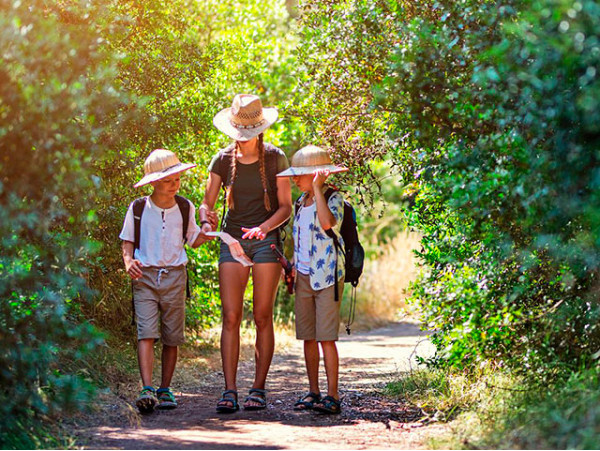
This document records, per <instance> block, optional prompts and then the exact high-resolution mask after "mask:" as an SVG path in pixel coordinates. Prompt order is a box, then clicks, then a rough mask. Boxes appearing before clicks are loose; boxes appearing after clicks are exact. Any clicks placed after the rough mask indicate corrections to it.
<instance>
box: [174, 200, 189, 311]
mask: <svg viewBox="0 0 600 451" xmlns="http://www.w3.org/2000/svg"><path fill="white" fill-rule="evenodd" d="M175 202H177V206H178V207H179V211H180V212H181V218H182V219H183V227H182V229H183V244H185V243H187V231H188V227H189V225H190V203H189V201H188V200H187V199H186V198H185V197H183V196H180V195H178V194H176V195H175ZM186 269H187V267H186ZM185 276H186V277H185V295H186V298H187V299H190V298H191V297H192V295H191V291H190V275H189V273H187V274H186V275H185Z"/></svg>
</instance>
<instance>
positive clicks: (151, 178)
mask: <svg viewBox="0 0 600 451" xmlns="http://www.w3.org/2000/svg"><path fill="white" fill-rule="evenodd" d="M194 167H196V164H195V163H179V164H176V165H175V166H171V167H170V168H167V169H165V170H164V171H161V172H153V173H151V174H148V175H145V176H144V177H143V178H142V180H140V181H139V182H137V183H136V184H135V185H133V187H134V188H139V187H140V186H144V185H147V184H149V183H152V182H157V181H158V180H161V179H164V178H165V177H169V176H170V175H173V174H178V173H180V172H183V171H187V170H188V169H192V168H194Z"/></svg>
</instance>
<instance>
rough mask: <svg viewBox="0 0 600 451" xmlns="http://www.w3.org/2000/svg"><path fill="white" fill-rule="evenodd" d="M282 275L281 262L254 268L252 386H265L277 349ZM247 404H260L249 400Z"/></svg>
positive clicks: (259, 264) (259, 265)
mask: <svg viewBox="0 0 600 451" xmlns="http://www.w3.org/2000/svg"><path fill="white" fill-rule="evenodd" d="M280 275H281V266H280V265H279V263H258V264H255V265H254V267H253V268H252V279H253V282H254V293H253V311H252V312H253V314H254V322H255V324H256V343H255V346H254V356H255V365H256V369H255V375H254V383H253V384H252V388H265V382H266V379H267V374H268V373H269V367H270V366H271V360H272V359H273V351H274V349H275V333H274V329H273V304H274V303H275V294H276V292H277V284H278V283H279V276H280ZM246 405H250V406H252V405H259V404H258V403H255V402H249V403H247V404H246Z"/></svg>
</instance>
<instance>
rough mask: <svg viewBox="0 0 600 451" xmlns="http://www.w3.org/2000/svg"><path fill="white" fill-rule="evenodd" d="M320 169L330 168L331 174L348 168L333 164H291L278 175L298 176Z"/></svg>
mask: <svg viewBox="0 0 600 451" xmlns="http://www.w3.org/2000/svg"><path fill="white" fill-rule="evenodd" d="M319 169H325V170H328V171H329V173H330V174H336V173H338V172H346V171H347V170H348V168H345V167H343V166H335V165H333V164H322V165H319V166H291V167H289V168H287V169H286V170H285V171H282V172H280V173H279V174H277V177H296V176H299V175H307V174H311V175H312V174H314V173H315V172H317V171H318V170H319Z"/></svg>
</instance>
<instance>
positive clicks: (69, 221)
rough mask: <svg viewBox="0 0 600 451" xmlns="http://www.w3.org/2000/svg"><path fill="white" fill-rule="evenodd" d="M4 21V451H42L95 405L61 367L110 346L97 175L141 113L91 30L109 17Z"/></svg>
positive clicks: (0, 17) (0, 122)
mask: <svg viewBox="0 0 600 451" xmlns="http://www.w3.org/2000/svg"><path fill="white" fill-rule="evenodd" d="M0 11H1V14H0V47H1V48H2V49H3V52H2V66H1V67H0V234H1V236H2V245H1V248H2V252H1V253H0V270H1V273H2V277H1V278H0V298H1V299H2V302H1V304H0V305H1V307H0V329H1V331H2V332H1V333H0V349H1V350H0V368H1V370H0V386H1V387H2V390H1V391H0V417H1V418H2V420H1V421H2V427H1V428H0V429H1V431H2V432H1V433H0V443H1V444H2V445H3V447H7V446H8V447H11V446H15V447H20V446H25V447H28V446H30V447H33V448H35V447H38V446H44V440H43V439H40V440H37V439H36V434H35V427H37V426H36V425H37V421H38V420H39V419H40V418H42V417H44V416H46V415H49V414H52V413H55V412H57V411H62V410H68V409H72V408H75V407H78V406H81V405H82V402H83V401H85V400H86V398H87V397H88V396H89V394H90V387H89V384H88V383H87V382H86V381H84V380H83V379H82V378H80V377H78V376H77V375H76V374H72V373H69V372H67V371H65V370H64V369H63V367H62V366H61V365H60V362H61V360H62V359H69V360H78V359H81V358H83V357H84V356H86V355H87V354H89V352H90V351H91V350H92V349H94V347H95V346H97V345H98V344H99V343H100V341H101V339H100V337H99V336H98V334H97V333H96V332H94V329H93V328H92V327H91V326H90V325H89V324H88V323H87V322H85V321H82V319H81V314H80V313H81V312H80V306H81V305H83V304H84V303H85V302H87V301H88V300H89V299H90V298H91V296H92V292H91V291H90V290H89V288H88V286H87V278H88V276H89V273H88V271H87V263H88V261H89V258H90V256H91V255H93V254H94V253H95V252H96V251H97V250H98V247H99V246H98V243H96V242H94V241H92V240H90V237H89V235H90V233H91V230H93V229H94V227H95V225H96V220H97V216H96V198H95V193H96V192H97V190H98V188H99V178H98V177H97V176H96V175H95V174H94V173H93V171H92V167H93V163H94V161H96V160H99V159H100V158H102V157H103V156H105V155H106V154H111V153H112V152H111V150H110V149H111V148H112V146H114V145H115V143H116V141H115V140H113V139H112V138H111V137H112V136H118V134H119V132H118V127H117V126H116V124H119V123H124V122H125V121H126V117H125V116H124V115H122V114H121V113H120V112H121V111H124V110H126V109H130V110H131V109H134V108H135V105H136V104H135V102H134V101H133V100H131V99H129V98H128V96H127V95H124V94H122V93H121V92H120V90H119V88H118V83H117V80H116V78H115V76H116V59H114V58H112V57H111V56H110V54H109V53H107V52H106V45H105V40H104V39H103V37H102V36H101V35H100V34H99V32H98V30H97V28H96V27H95V26H92V25H90V22H91V21H90V17H97V18H101V17H103V16H104V15H106V13H107V12H106V10H105V9H104V8H103V7H101V6H94V7H91V6H90V5H88V4H87V3H86V4H83V3H81V4H80V3H77V2H72V3H69V4H68V5H65V4H62V3H61V4H57V5H50V4H48V3H47V2H44V1H33V2H28V3H27V4H26V5H25V4H22V3H20V2H9V1H2V2H0ZM31 428H34V431H33V433H32V432H31V430H30V429H31ZM49 445H50V446H54V445H53V444H52V443H50V444H49Z"/></svg>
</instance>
